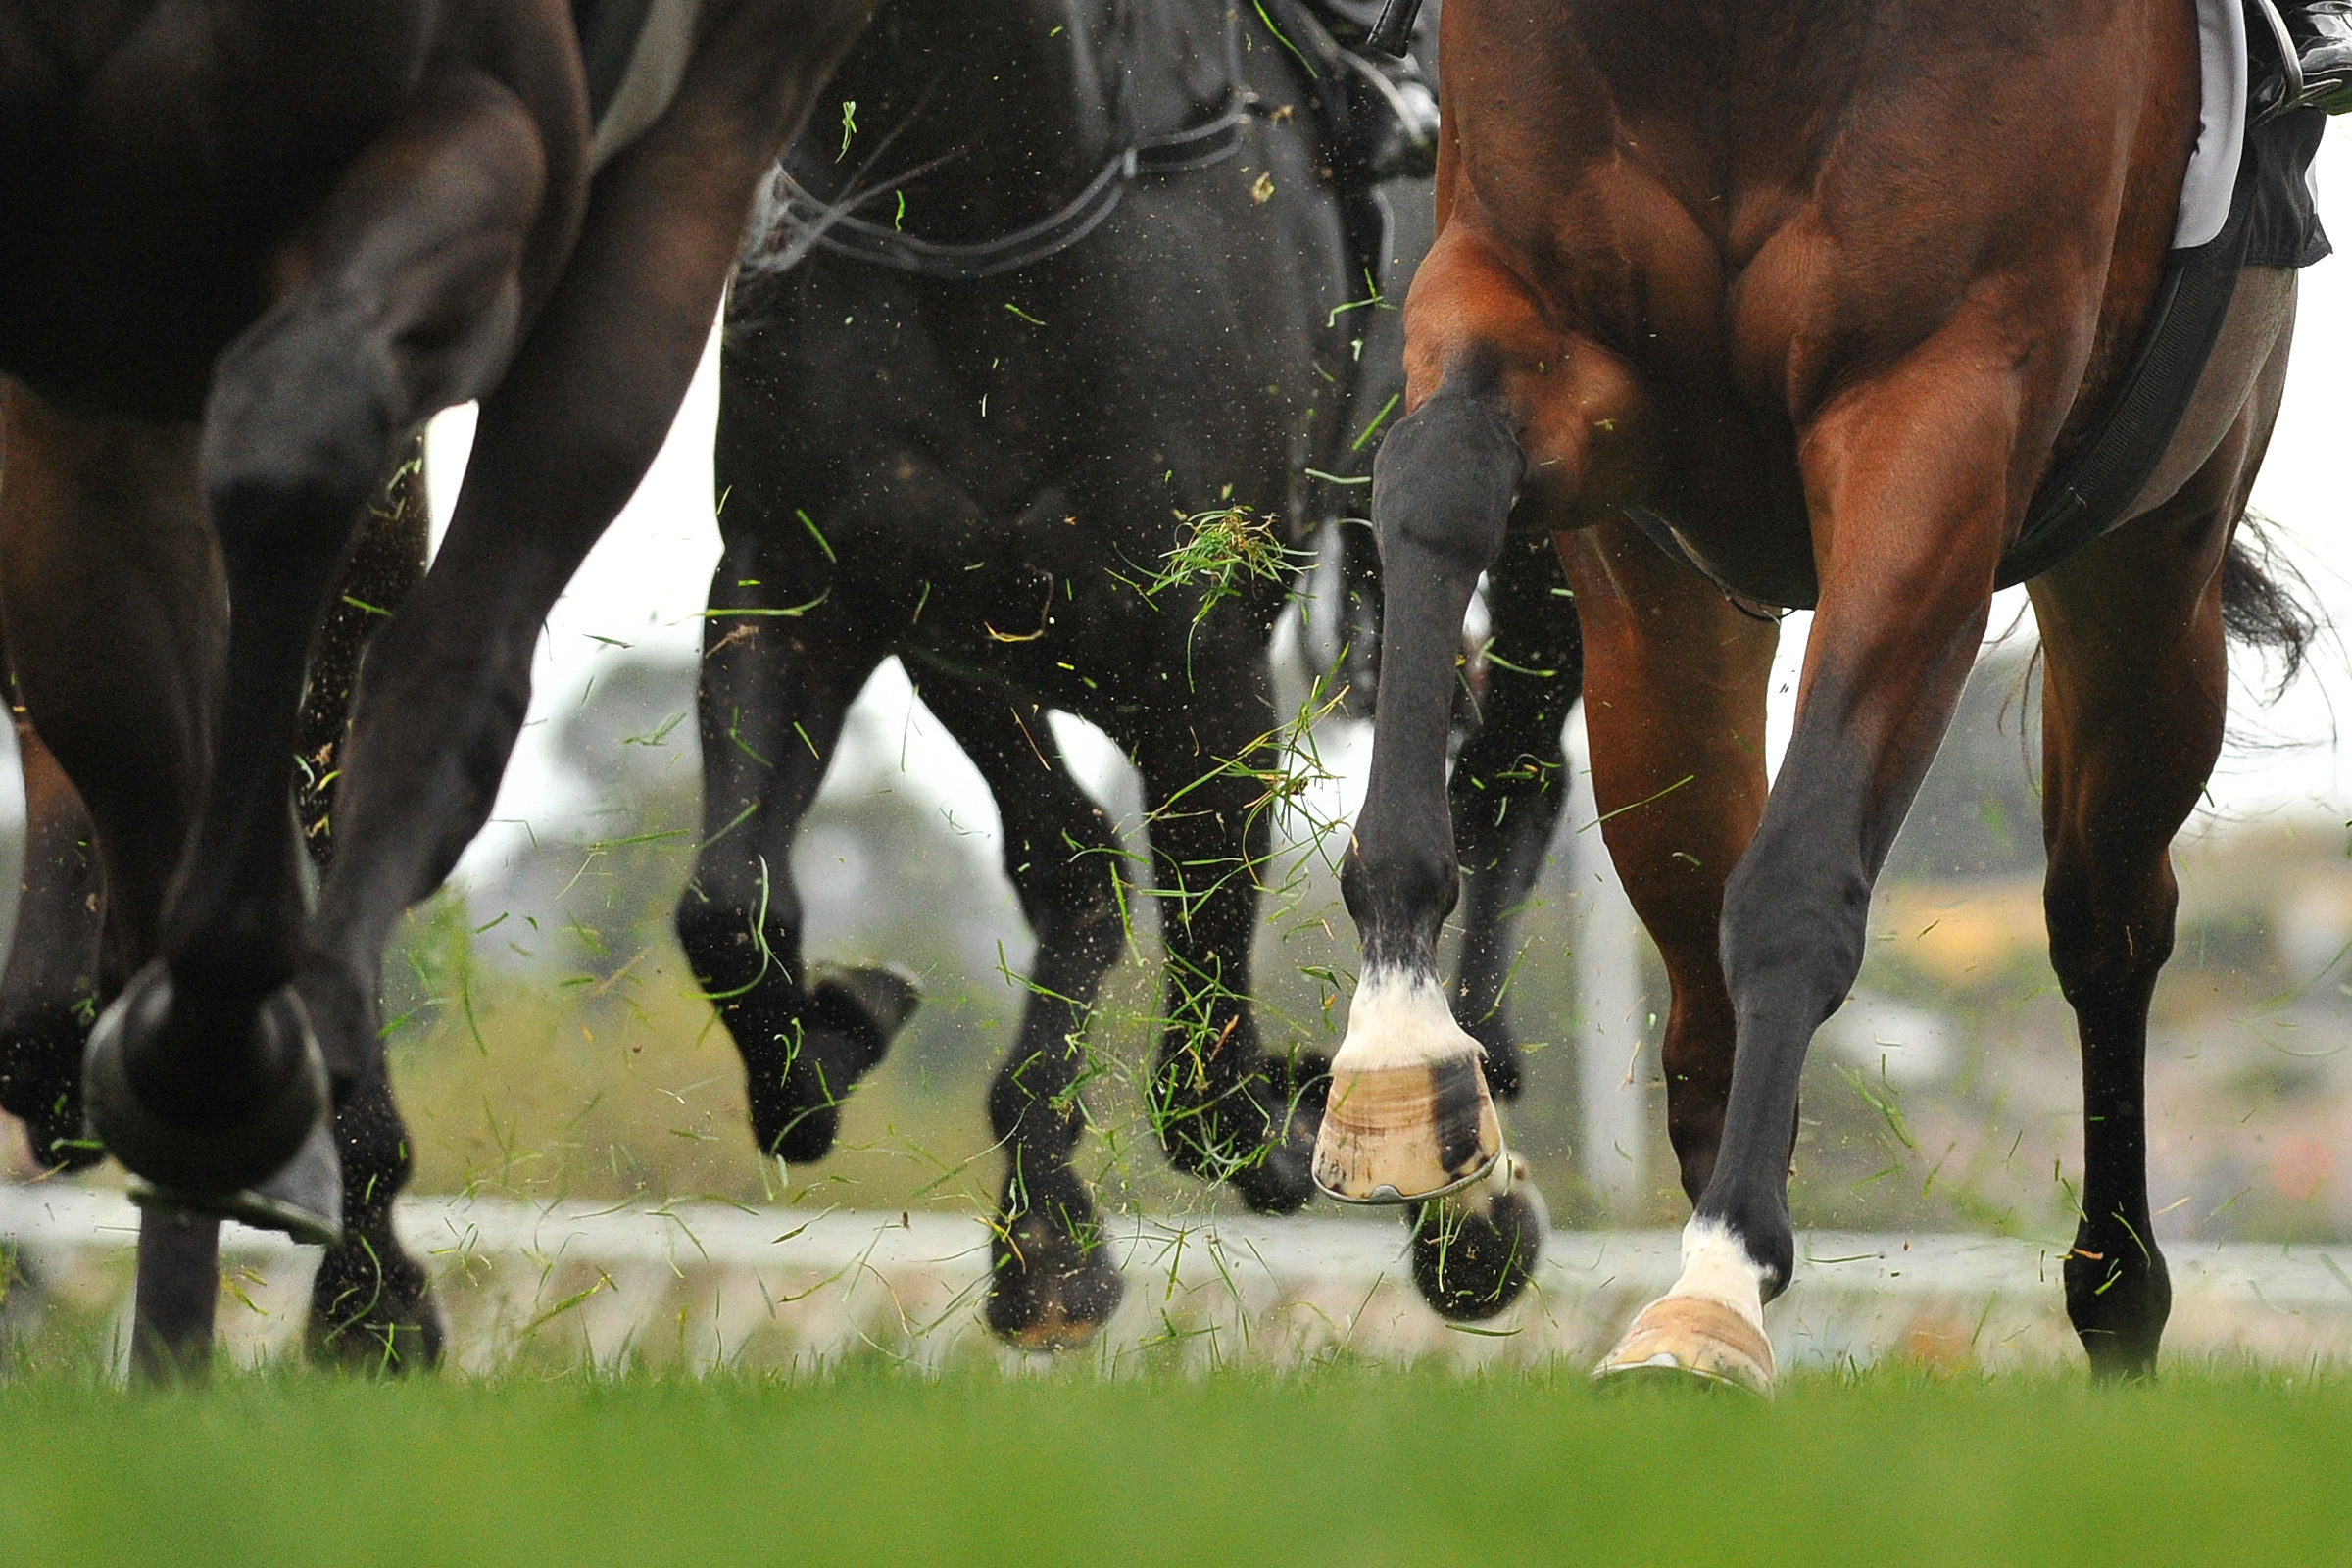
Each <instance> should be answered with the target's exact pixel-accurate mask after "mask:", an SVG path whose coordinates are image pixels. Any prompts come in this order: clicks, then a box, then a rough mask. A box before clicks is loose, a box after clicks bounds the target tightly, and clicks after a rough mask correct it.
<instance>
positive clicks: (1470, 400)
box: [1314, 264, 1526, 1202]
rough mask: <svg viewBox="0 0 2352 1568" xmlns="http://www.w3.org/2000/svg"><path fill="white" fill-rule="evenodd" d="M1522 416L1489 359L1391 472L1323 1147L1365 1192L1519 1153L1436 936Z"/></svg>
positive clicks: (1422, 1191) (1384, 1191)
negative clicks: (1352, 950) (1469, 658)
mask: <svg viewBox="0 0 2352 1568" xmlns="http://www.w3.org/2000/svg"><path fill="white" fill-rule="evenodd" d="M1425 265H1426V264H1425ZM1515 422H1516V420H1515V417H1514V414H1513V411H1512V410H1511V408H1510V407H1509V405H1508V403H1507V402H1506V401H1505V399H1504V397H1503V395H1502V391H1501V388H1500V386H1499V385H1498V383H1497V378H1496V377H1495V375H1494V374H1493V373H1492V372H1491V371H1490V370H1487V369H1485V368H1478V367H1473V368H1471V369H1469V370H1466V371H1464V372H1461V373H1457V374H1452V375H1448V376H1447V377H1446V380H1445V381H1444V382H1443V383H1442V384H1441V385H1440V386H1439V387H1438V389H1437V391H1436V392H1435V394H1434V395H1432V396H1431V397H1430V398H1429V399H1428V401H1426V402H1425V403H1423V404H1422V405H1421V406H1420V407H1419V408H1418V409H1416V410H1415V411H1414V412H1413V413H1412V414H1410V415H1408V416H1406V417H1405V418H1404V419H1403V420H1402V421H1400V422H1399V423H1398V424H1397V427H1396V429H1395V430H1393V431H1392V432H1390V435H1389V438H1388V440H1387V441H1386V442H1384V443H1383V444H1382V447H1381V451H1380V457H1379V459H1378V460H1377V462H1376V465H1375V471H1374V479H1373V493H1372V511H1373V518H1374V521H1375V524H1376V525H1377V527H1378V530H1379V539H1380V554H1381V572H1382V584H1383V595H1384V605H1383V613H1382V620H1381V651H1380V683H1381V690H1380V703H1379V708H1378V711H1377V714H1376V718H1375V723H1374V730H1373V742H1372V767H1371V776H1370V779H1369V781H1368V782H1367V785H1366V790H1365V796H1364V805H1363V809H1362V810H1361V811H1359V812H1358V813H1357V816H1356V825H1355V836H1354V839H1353V841H1352V842H1351V843H1350V844H1349V846H1348V858H1347V863H1346V865H1345V867H1344V869H1343V871H1342V874H1341V884H1340V885H1341V890H1342V892H1343V893H1344V894H1345V895H1346V898H1347V901H1348V913H1349V914H1351V915H1352V916H1353V917H1354V919H1355V924H1356V930H1357V932H1358V933H1359V934H1360V936H1361V939H1362V943H1363V974H1362V977H1361V979H1360V980H1359V981H1358V982H1357V984H1356V989H1355V997H1354V999H1353V1001H1352V1002H1351V1003H1350V1004H1349V1006H1348V1035H1347V1038H1346V1039H1345V1040H1344V1041H1343V1042H1342V1043H1341V1046H1340V1050H1339V1054H1337V1055H1336V1056H1334V1057H1333V1059H1332V1063H1331V1086H1330V1097H1329V1101H1328V1108H1327V1109H1326V1110H1325V1112H1324V1116H1323V1126H1322V1131H1321V1133H1320V1134H1319V1136H1318V1138H1317V1140H1316V1145H1315V1155H1314V1179H1315V1181H1316V1183H1317V1185H1319V1186H1320V1187H1322V1189H1323V1190H1324V1191H1325V1192H1327V1193H1329V1194H1331V1195H1332V1196H1333V1197H1335V1198H1339V1199H1343V1200H1346V1201H1353V1202H1404V1201H1416V1200H1420V1199H1427V1198H1435V1197H1438V1196H1440V1195H1441V1194H1443V1193H1446V1192H1448V1191H1452V1190H1454V1189H1457V1188H1460V1187H1462V1186H1465V1185H1467V1184H1468V1183H1469V1182H1471V1181H1473V1180H1475V1179H1476V1178H1478V1177H1479V1176H1481V1175H1484V1174H1485V1173H1486V1172H1487V1171H1488V1170H1489V1169H1490V1168H1491V1167H1492V1166H1493V1165H1494V1164H1495V1160H1496V1159H1497V1158H1498V1157H1499V1156H1500V1154H1501V1152H1502V1130H1501V1126H1500V1124H1499V1123H1498V1122H1497V1121H1496V1119H1495V1108H1494V1104H1493V1102H1492V1100H1491V1099H1490V1097H1489V1093H1488V1088H1487V1080H1486V1075H1485V1073H1484V1072H1483V1071H1482V1070H1481V1068H1480V1064H1479V1058H1480V1055H1481V1048H1480V1046H1479V1043H1478V1042H1477V1040H1475V1039H1474V1038H1472V1037H1471V1036H1470V1035H1468V1034H1466V1033H1465V1032H1464V1031H1463V1030H1462V1028H1461V1027H1460V1025H1458V1024H1456V1023H1455V1022H1454V1018H1453V1012H1452V1009H1451V1007H1450V1006H1449V1005H1448V1004H1447V1002H1446V991H1445V988H1444V986H1443V985H1442V984H1441V983H1440V981H1439V979H1438V968H1437V945H1438V932H1439V928H1440V927H1441V926H1442V925H1443V923H1444V922H1445V919H1446V915H1447V914H1448V913H1449V912H1451V910H1452V908H1453V905H1454V901H1455V899H1456V898H1458V897H1459V895H1460V875H1459V871H1458V868H1457V862H1456V860H1455V858H1454V853H1453V844H1452V840H1451V835H1450V834H1449V833H1448V831H1447V819H1446V739H1447V730H1448V728H1449V726H1450V723H1451V719H1452V714H1453V691H1454V686H1455V682H1456V680H1457V679H1458V676H1457V675H1456V672H1455V671H1456V664H1457V662H1458V660H1459V658H1460V651H1461V633H1462V617H1463V615H1464V613H1466V612H1467V611H1468V610H1469V607H1470V596H1471V595H1472V593H1473V592H1475V591H1476V589H1477V586H1478V578H1479V574H1480V573H1481V572H1483V571H1485V570H1486V569H1487V567H1488V566H1489V565H1491V564H1493V563H1494V561H1495V557H1496V556H1497V555H1498V554H1499V553H1500V551H1501V549H1502V542H1503V533H1504V524H1505V520H1506V518H1507V517H1508V515H1509V513H1510V510H1511V505H1512V501H1513V498H1514V496H1515V495H1516V493H1517V491H1518V488H1519V483H1520V478H1521V475H1522V474H1523V473H1524V471H1525V469H1526V459H1525V456H1524V455H1523V453H1522V452H1521V449H1520V445H1519V441H1518V437H1517V434H1516V433H1515V430H1514V424H1515Z"/></svg>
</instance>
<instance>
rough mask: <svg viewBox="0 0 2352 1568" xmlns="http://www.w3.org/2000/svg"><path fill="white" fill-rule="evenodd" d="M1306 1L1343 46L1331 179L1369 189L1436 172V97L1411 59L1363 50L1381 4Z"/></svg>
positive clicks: (1334, 39)
mask: <svg viewBox="0 0 2352 1568" xmlns="http://www.w3.org/2000/svg"><path fill="white" fill-rule="evenodd" d="M1305 3H1306V5H1307V7H1308V9H1309V10H1311V11H1312V12H1313V13H1314V15H1315V20H1316V21H1317V22H1319V23H1321V24H1322V25H1323V27H1324V29H1325V30H1326V31H1328V32H1329V33H1330V34H1331V36H1332V40H1333V41H1334V42H1335V43H1337V44H1338V45H1339V46H1340V50H1341V54H1340V56H1339V63H1340V65H1341V66H1342V67H1343V75H1344V76H1345V77H1346V82H1345V85H1344V88H1343V90H1344V91H1345V92H1346V93H1347V95H1348V101H1347V117H1346V124H1345V126H1343V127H1341V128H1340V130H1339V133H1338V135H1337V136H1335V138H1334V139H1333V143H1332V146H1331V159H1332V173H1333V176H1334V177H1335V178H1336V179H1337V180H1338V181H1339V183H1341V184H1342V185H1356V186H1369V185H1378V184H1381V183H1383V182H1384V181H1387V180H1392V179H1427V178H1428V177H1429V176H1430V175H1432V174H1434V173H1436V172H1437V169H1438V95H1437V94H1436V93H1435V92H1433V91H1431V90H1430V85H1429V78H1428V77H1427V76H1425V75H1423V74H1422V73H1421V66H1420V63H1419V62H1418V61H1416V60H1414V59H1413V57H1412V56H1411V55H1409V54H1408V55H1406V56H1404V57H1403V58H1402V59H1398V58H1396V57H1394V56H1391V55H1389V54H1386V53H1383V52H1381V51H1379V50H1375V49H1370V48H1367V47H1366V39H1367V38H1368V37H1369V35H1370V33H1371V30H1372V22H1373V19H1374V17H1375V16H1377V14H1378V11H1379V7H1378V6H1377V5H1373V6H1370V7H1366V6H1365V5H1363V4H1362V3H1361V0H1354V3H1350V0H1305ZM1359 12H1363V13H1366V14H1364V15H1358V14H1357V13H1359Z"/></svg>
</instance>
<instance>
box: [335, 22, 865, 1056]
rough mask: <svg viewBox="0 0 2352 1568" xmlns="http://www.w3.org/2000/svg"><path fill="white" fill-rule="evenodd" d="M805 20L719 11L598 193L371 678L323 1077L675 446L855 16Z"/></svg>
mask: <svg viewBox="0 0 2352 1568" xmlns="http://www.w3.org/2000/svg"><path fill="white" fill-rule="evenodd" d="M811 9H812V8H804V7H784V8H781V10H779V9H778V8H776V7H773V6H742V7H736V8H734V9H732V10H727V11H723V12H722V11H713V10H711V9H710V8H706V12H705V15H706V17H707V18H709V19H710V20H709V22H708V23H707V25H706V29H705V34H704V35H703V36H702V37H700V38H699V39H698V42H697V48H696V52H695V56H694V58H693V60H692V61H691V62H690V63H689V65H688V67H687V71H686V77H685V80H684V82H683V83H682V84H681V85H680V87H679V89H678V94H677V97H676V98H675V99H674V100H673V101H672V103H671V105H670V107H669V109H668V111H667V112H666V113H665V114H664V115H663V116H662V119H661V120H660V121H659V122H657V123H656V124H655V125H654V126H653V127H652V128H651V129H650V130H648V131H647V132H646V134H645V135H644V136H643V137H641V138H640V139H638V140H637V141H636V142H634V143H633V144H631V146H630V147H629V148H628V149H627V150H626V151H625V152H623V153H621V154H620V155H619V156H618V157H616V158H615V159H614V160H613V162H612V163H611V164H609V165H607V166H606V167H605V169H604V170H603V171H602V172H600V173H599V174H598V176H597V180H596V185H595V189H594V192H593V194H592V196H591V200H590V203H589V209H588V213H587V216H586V219H585V221H584V224H583V227H582V230H581V234H580V238H579V240H578V242H577V244H576V245H574V246H573V248H572V250H571V253H570V258H569V261H568V264H567V266H566V268H565V270H564V275H563V279H562V281H561V282H560V283H559V284H558V286H557V287H556V289H555V291H554V292H553V294H552V295H551V296H550V298H549V300H548V303H547V305H546V307H545V309H544V310H543V311H542V313H541V314H540V317H539V319H538V320H537V321H536V323H535V324H534V325H533V326H532V328H531V330H530V333H529V335H528V336H527V338H525V339H524V341H523V343H522V345H521V347H520V348H519V350H518V351H517V352H516V354H515V361H514V364H513V365H512V367H511V368H508V370H507V372H506V375H505V377H504V379H503V380H502V381H501V383H500V384H499V386H498V388H497V390H496V391H495V392H493V393H491V394H490V395H489V396H487V397H485V398H484V399H483V402H482V412H481V420H480V423H479V425H478V426H477V428H476V432H475V436H474V446H473V454H472V457H471V460H470V461H469V463H468V465H467V468H466V485H465V488H464V490H463V491H462V492H461V493H460V495H459V497H458V504H457V509H456V513H455V515H453V516H452V518H451V520H450V527H449V532H448V534H447V536H446V537H445V538H444V540H443V541H442V546H441V550H440V552H439V554H438V555H437V557H436V558H435V560H434V563H433V566H432V569H431V570H430V571H429V572H427V573H426V575H425V579H424V581H423V582H421V583H419V584H418V585H417V590H416V592H415V593H414V594H412V595H411V596H410V599H409V602H408V604H407V605H405V606H404V607H403V608H402V611H401V613H400V614H399V615H398V616H396V617H395V618H394V619H393V621H392V623H391V624H390V625H388V626H386V627H385V628H384V629H383V630H382V631H381V632H380V633H378V634H377V637H376V639H375V642H374V643H373V645H372V646H371V647H370V648H369V650H368V664H367V668H366V669H365V670H364V671H363V673H362V678H361V682H360V694H359V700H358V704H357V711H356V714H355V717H354V721H353V726H352V735H351V739H350V742H349V743H348V745H347V747H346V761H345V766H344V777H343V780H342V785H341V791H340V798H339V799H338V801H337V803H336V829H335V830H336V834H337V837H338V838H339V840H340V844H339V846H338V849H337V853H336V860H335V865H334V869H333V870H332V871H331V872H330V873H329V874H328V876H327V879H326V883H325V886H324V887H323V888H322V889H321V891H320V894H319V909H318V913H317V915H316V916H315V917H314V918H313V920H312V922H311V927H310V933H309V941H308V944H307V951H306V953H305V955H304V959H303V966H302V973H301V980H300V994H301V996H302V998H303V1000H304V1003H305V1005H306V1006H308V1007H309V1008H310V1009H311V1012H312V1015H313V1016H314V1018H318V1019H319V1020H320V1023H319V1033H320V1035H321V1037H322V1039H324V1040H325V1041H326V1042H327V1043H328V1046H327V1049H328V1053H329V1055H330V1059H331V1058H332V1057H333V1055H334V1054H335V1053H336V1052H338V1051H340V1052H342V1053H343V1054H345V1055H346V1056H347V1057H348V1058H349V1059H351V1060H352V1061H353V1062H354V1063H355V1064H356V1063H358V1062H361V1061H364V1060H365V1059H367V1057H368V1056H369V1055H371V1054H374V1053H375V1052H376V1051H377V1050H378V1047H377V1045H376V1042H375V1035H376V1029H375V1007H376V1004H375V998H376V992H377V988H378V984H379V981H380V977H381V971H382V965H383V953H384V947H385V944H386V942H387V941H388V940H389V939H390V936H391V932H392V929H393V927H394V925H395V924H396V923H397V922H398V920H399V919H400V916H401V913H402V911H404V910H405V909H407V908H408V907H409V906H410V905H412V904H414V903H416V902H417V900H419V899H422V898H424V897H426V896H427V895H428V894H430V893H431V892H432V891H433V889H434V888H436V887H437V886H439V885H440V883H441V881H442V880H443V878H445V877H446V876H448V874H449V872H450V870H451V868H452V867H454V866H455V865H456V863H457V860H458V857H459V856H460V855H461V854H462V853H464V851H465V848H466V845H467V844H468V843H469V842H471V840H472V838H473V836H474V834H475V833H476V832H478V831H479V830H480V828H481V825H482V823H483V821H484V820H485V819H486V818H487V817H488V816H489V813H490V808H491V805H492V803H493V802H494V801H495V799H496V797H497V792H498V785H499V780H500V779H501V777H502V776H503V775H504V773H505V770H506V763H507V759H508V757H509V755H510V754H511V753H512V751H513V749H514V745H515V736H516V734H517V733H518V731H519V730H520V728H521V726H522V722H523V718H524V715H525V714H526V712H527V711H528V709H529V702H530V669H531V657H532V652H533V649H534V647H535V644H536V641H537V637H538V632H539V627H540V625H541V623H542V622H543V621H544V619H545V617H546V615H547V612H548V610H549V608H550V607H551V606H552V605H553V604H554V603H555V600H556V598H557V596H558V595H559V594H560V593H561V592H562V591H563V588H564V584H565V583H566V582H568V581H569V580H570V578H571V574H572V572H573V571H574V570H575V569H576V568H577V567H578V565H579V563H580V561H581V559H582V558H583V557H585V556H586V554H587V553H588V550H589V548H590V547H591V546H592V545H594V544H595V542H596V540H597V539H598V538H599V537H600V536H601V535H602V534H603V532H604V530H605V528H606V527H607V525H609V524H610V523H611V521H612V519H613V516H614V515H616V514H617V513H618V512H619V511H620V508H621V506H622V505H623V503H625V502H626V501H627V500H628V498H629V495H630V492H631V491H633V490H634V489H635V488H636V487H637V484H638V482H639V481H640V480H641V479H642V478H643V477H644V475H645V472H646V469H647V468H648V467H649V466H651V465H652V463H653V460H654V457H655V455H656V453H657V452H659V450H660V449H661V444H662V439H663V437H664V436H665V435H666V434H667V432H668V427H669V425H670V423H671V421H672V420H673V419H674V418H675V417H676V413H677V408H678V405H679V402H680V401H681V400H682V399H683V397H684V396H685V392H686V388H687V385H688V383H689V382H690V381H691V380H692V379H693V375H694V370H695V367H696V366H697V365H698V364H699V363H700V361H701V358H702V353H703V349H704V346H705V345H706V343H707V342H708V341H709V337H710V331H711V322H712V320H713V319H714V318H715V317H716V314H717V311H718V306H719V300H720V296H721V294H722V292H723V290H724V286H725V281H726V276H727V272H728V270H729V268H730V267H731V266H732V265H733V262H734V258H735V252H736V247H737V245H738V243H739V241H740V239H741V236H742V231H743V224H744V221H745V219H746V216H747V215H748V213H749V212H750V209H751V201H752V195H753V192H754V191H755V189H756V188H757V187H758V184H759V182H760V180H761V179H763V178H764V177H765V176H766V173H767V172H768V170H769V168H770V166H771V165H772V163H773V161H774V158H775V154H776V149H777V148H778V146H779V145H780V144H781V143H782V141H783V139H784V137H785V136H786V135H787V134H788V133H789V132H790V130H791V129H792V127H793V125H794V124H795V123H796V122H797V121H798V119H799V118H800V116H801V115H802V114H803V113H804V112H805V109H806V106H807V104H808V103H809V98H810V94H811V93H812V90H813V88H814V86H815V84H816V82H817V81H818V80H821V79H822V75H823V73H825V72H827V71H829V70H830V69H831V67H832V64H833V63H834V62H835V61H836V60H838V59H839V57H840V54H841V52H842V51H843V50H844V49H846V48H847V46H848V42H849V38H850V37H851V36H852V35H853V34H854V30H855V26H856V25H858V23H860V22H861V21H862V15H861V13H860V12H859V10H858V8H857V7H854V6H841V7H832V8H813V9H814V10H815V14H813V15H812V14H811ZM795 29H798V30H797V31H796V30H795ZM763 624H765V625H768V626H781V625H787V624H793V622H792V621H791V620H790V618H789V617H781V616H779V617H774V618H771V619H767V620H765V621H764V622H763ZM794 744H796V745H797V744H798V741H797V737H796V739H795V742H794ZM785 750H786V749H785V748H778V755H781V754H782V753H783V752H784V751H785ZM355 1076H357V1074H356V1073H355Z"/></svg>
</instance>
